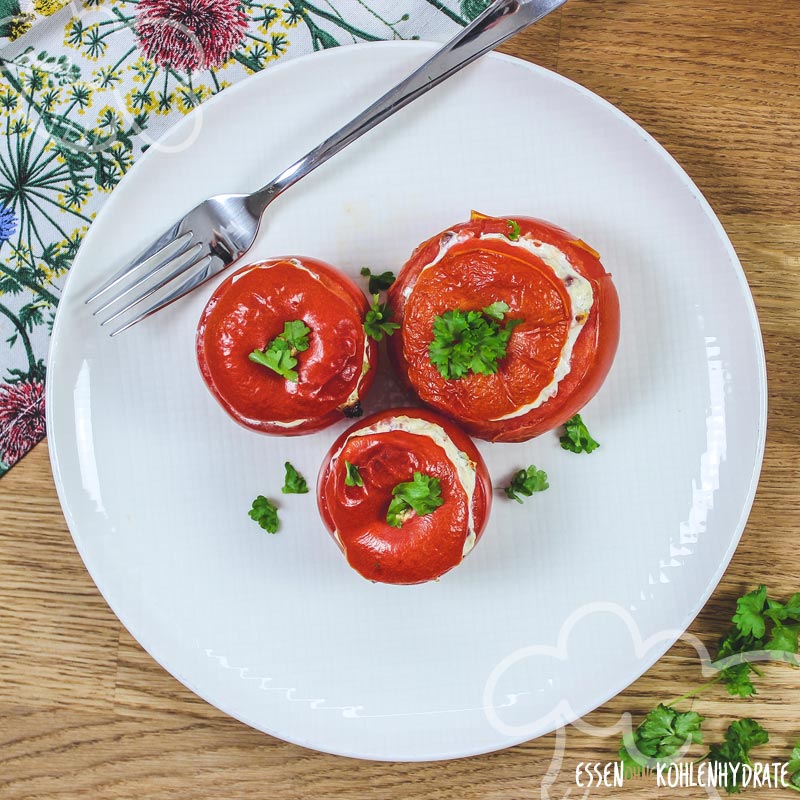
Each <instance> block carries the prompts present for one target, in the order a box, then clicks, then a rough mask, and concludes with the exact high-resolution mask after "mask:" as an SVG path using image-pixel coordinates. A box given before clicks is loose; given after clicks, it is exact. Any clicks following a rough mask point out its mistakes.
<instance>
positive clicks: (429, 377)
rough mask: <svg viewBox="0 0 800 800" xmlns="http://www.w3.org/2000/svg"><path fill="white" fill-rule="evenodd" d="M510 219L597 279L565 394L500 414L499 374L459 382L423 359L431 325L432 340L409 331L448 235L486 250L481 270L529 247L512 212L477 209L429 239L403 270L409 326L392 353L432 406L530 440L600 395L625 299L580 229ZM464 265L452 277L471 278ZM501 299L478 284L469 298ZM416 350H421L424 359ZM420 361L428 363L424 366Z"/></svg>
mask: <svg viewBox="0 0 800 800" xmlns="http://www.w3.org/2000/svg"><path fill="white" fill-rule="evenodd" d="M510 219H513V221H514V222H516V224H517V225H519V235H520V236H525V237H528V238H530V239H533V240H534V241H537V242H543V243H545V244H549V245H553V246H555V247H557V248H558V249H559V250H560V251H561V252H562V253H563V254H564V255H566V257H567V259H568V260H569V262H570V264H571V265H572V267H573V268H574V269H575V270H576V271H577V272H578V273H580V275H582V276H583V277H584V278H586V279H587V280H588V281H589V282H590V284H591V287H592V291H593V302H592V306H591V310H590V312H589V316H588V318H587V320H586V323H585V324H584V326H583V329H582V330H581V332H580V334H579V335H578V338H577V340H576V341H575V344H574V346H573V350H572V357H571V359H570V371H569V372H568V373H567V375H566V376H564V377H563V378H562V379H561V381H560V382H559V383H558V391H557V393H556V394H555V395H554V396H552V397H551V398H549V399H548V400H546V401H545V402H544V403H542V404H541V405H540V406H538V407H537V408H535V409H532V410H530V411H529V412H527V413H525V414H523V415H520V416H518V417H511V418H509V419H495V418H494V415H493V414H492V413H491V408H490V407H491V404H492V402H493V400H492V399H491V398H493V397H495V398H496V397H499V396H500V395H501V394H502V391H501V389H499V388H498V384H497V383H496V380H495V379H496V376H484V375H469V376H468V377H467V378H462V379H459V380H458V381H446V380H445V379H444V378H443V377H441V376H440V375H438V373H437V372H435V368H434V369H430V368H429V365H428V364H423V363H422V360H421V359H420V358H419V353H420V352H421V350H422V347H424V348H427V345H428V343H429V342H430V339H431V337H432V330H431V329H430V326H429V327H428V329H427V330H426V334H425V341H424V342H423V341H422V339H421V338H420V337H419V336H417V338H416V340H414V339H413V337H411V336H410V334H409V328H410V325H409V324H408V323H407V320H406V317H407V312H408V304H409V296H410V295H412V294H413V292H414V290H415V287H416V285H417V281H418V279H419V277H420V273H421V272H422V270H423V268H424V267H425V266H426V265H428V264H430V263H431V262H432V261H433V260H434V259H435V258H436V256H437V255H438V254H439V252H440V247H441V245H442V244H443V243H445V242H446V241H447V237H450V236H454V235H456V236H459V237H464V238H465V240H466V241H465V244H464V245H463V248H462V245H461V244H460V243H459V244H458V245H457V247H458V248H462V249H464V250H466V249H468V248H469V247H473V248H474V249H476V250H479V251H480V252H479V260H480V262H481V263H477V262H476V268H475V272H476V274H477V273H478V272H480V270H481V269H483V268H484V262H488V260H490V259H494V262H498V261H499V260H502V259H504V258H507V259H508V261H509V264H511V262H512V260H515V259H516V260H517V261H518V260H519V258H520V253H521V248H519V247H517V246H515V243H514V242H513V241H511V239H509V238H508V234H509V233H511V235H514V232H513V231H512V230H511V226H510V225H509V218H497V217H485V216H483V215H480V214H475V213H473V216H472V219H471V220H470V221H469V222H464V223H460V224H458V225H454V226H452V227H451V228H448V229H447V230H446V231H443V232H442V233H440V234H437V235H436V236H433V237H432V238H430V239H428V240H427V241H426V242H423V243H422V244H421V245H420V246H419V247H418V248H417V249H416V250H415V251H414V252H413V253H412V255H411V258H410V259H409V260H408V261H407V262H406V264H405V265H404V266H403V268H402V269H401V270H400V274H399V275H398V278H397V280H396V281H395V283H394V284H393V285H392V287H391V289H390V290H389V293H388V301H389V305H390V306H391V308H392V310H393V312H394V320H395V321H396V322H398V323H400V325H401V329H400V330H399V331H397V332H396V333H395V335H394V336H392V337H391V339H389V354H390V357H391V358H392V361H393V364H394V366H395V368H396V370H397V372H398V373H399V374H400V375H401V377H402V378H403V379H404V381H405V382H406V384H407V385H408V387H409V388H410V389H411V390H412V391H414V392H415V393H416V394H417V395H418V396H419V397H420V399H421V400H422V401H423V402H425V403H426V404H427V405H429V406H431V407H432V408H435V409H436V410H437V411H439V412H441V413H443V414H446V415H447V416H450V417H451V418H453V419H455V420H456V421H457V422H458V423H459V424H460V425H461V426H462V427H463V428H464V429H465V430H466V431H467V432H468V433H470V434H471V435H473V436H477V437H479V438H482V439H487V440H489V441H498V442H521V441H525V440H527V439H530V438H532V437H534V436H538V435H539V434H541V433H544V432H545V431H548V430H551V429H553V428H555V427H557V426H559V425H562V424H563V423H564V422H566V421H567V420H568V419H569V418H570V417H572V416H574V415H575V414H576V413H578V412H579V411H580V410H581V409H582V408H583V407H584V406H585V405H586V404H587V403H588V402H589V400H591V398H592V397H594V395H595V394H596V392H597V391H598V389H599V388H600V386H601V385H602V383H603V381H604V380H605V378H606V375H607V374H608V371H609V370H610V368H611V364H612V362H613V360H614V355H615V353H616V350H617V343H618V340H619V299H618V296H617V291H616V289H615V287H614V284H613V283H612V281H611V276H610V275H609V274H608V273H607V272H606V270H605V268H604V267H603V265H602V263H601V262H600V258H599V256H598V254H597V253H596V252H595V251H594V250H593V249H592V248H591V247H589V246H588V245H587V244H585V243H584V242H583V241H581V240H580V239H578V238H577V237H576V236H574V235H573V234H571V233H569V232H568V231H565V230H563V229H562V228H559V227H557V226H556V225H553V224H552V223H549V222H545V221H544V220H539V219H533V218H531V217H512V218H510ZM482 234H500V235H502V236H503V238H502V239H500V238H498V239H492V240H489V241H487V240H479V239H478V237H480V236H481V235H482ZM453 252H457V250H456V248H453ZM460 267H461V271H460V273H459V274H455V273H454V274H453V276H452V277H453V282H454V283H455V282H459V281H460V282H464V281H465V276H467V275H468V274H469V272H470V270H469V269H468V268H467V262H466V261H464V262H463V263H461V264H460ZM432 269H436V267H433V268H432ZM445 269H446V268H445ZM426 278H427V273H426ZM549 280H550V281H551V282H552V281H553V277H552V276H549ZM554 291H555V290H554ZM564 292H566V290H564ZM498 299H502V298H500V297H499V296H496V293H495V294H493V293H492V292H487V293H486V294H485V295H484V296H483V297H482V296H481V291H480V289H478V290H477V291H476V292H475V294H474V295H473V296H472V297H471V298H469V302H468V305H469V309H471V308H475V309H480V308H482V307H484V306H486V305H489V304H490V303H491V302H494V301H495V300H498ZM509 305H510V310H509V312H508V314H507V316H506V318H507V319H513V318H520V316H525V315H521V314H520V313H519V309H518V308H515V307H514V304H513V303H509ZM436 313H439V312H436ZM433 316H435V313H433V312H432V313H431V317H430V320H431V321H430V325H432V322H433ZM525 323H526V324H527V325H528V326H529V327H535V322H534V321H533V319H532V318H526V320H525ZM526 324H523V325H522V326H521V327H520V328H519V329H515V332H514V333H512V338H511V340H510V342H509V355H507V357H506V359H503V360H502V361H501V362H500V369H499V374H500V375H505V374H506V373H507V372H509V371H511V370H512V367H513V364H512V354H513V353H514V351H515V349H516V351H517V352H520V350H521V348H522V347H523V345H520V344H519V342H520V338H519V337H520V333H522V332H523V331H525V328H526ZM414 352H416V354H417V358H416V363H415V359H414ZM420 365H422V367H423V368H422V369H420V368H419V366H420ZM446 384H458V386H446ZM481 397H483V401H482V405H481V404H480V403H479V398H481ZM520 405H522V403H520ZM496 416H502V414H497V415H496Z"/></svg>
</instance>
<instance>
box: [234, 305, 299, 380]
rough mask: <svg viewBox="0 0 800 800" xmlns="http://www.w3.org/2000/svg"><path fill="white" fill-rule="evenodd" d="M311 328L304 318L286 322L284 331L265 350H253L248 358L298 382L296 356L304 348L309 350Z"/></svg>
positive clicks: (287, 378)
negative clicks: (295, 368)
mask: <svg viewBox="0 0 800 800" xmlns="http://www.w3.org/2000/svg"><path fill="white" fill-rule="evenodd" d="M309 333H311V328H309V327H308V326H307V325H306V324H305V323H304V322H303V321H302V320H299V319H298V320H293V321H291V322H285V323H284V325H283V333H281V334H279V335H278V336H276V337H275V338H274V339H273V340H272V341H271V342H270V343H269V345H268V346H267V347H266V348H264V350H253V352H252V353H250V355H249V356H248V358H249V359H250V360H251V361H253V362H255V363H256V364H261V366H263V367H268V368H269V369H271V370H272V371H273V372H277V373H278V375H280V376H281V377H282V378H285V379H286V380H287V381H291V382H292V383H297V372H296V371H295V370H294V367H296V366H297V359H296V358H295V356H296V355H297V353H300V352H302V351H304V350H308V348H309V341H308V334H309Z"/></svg>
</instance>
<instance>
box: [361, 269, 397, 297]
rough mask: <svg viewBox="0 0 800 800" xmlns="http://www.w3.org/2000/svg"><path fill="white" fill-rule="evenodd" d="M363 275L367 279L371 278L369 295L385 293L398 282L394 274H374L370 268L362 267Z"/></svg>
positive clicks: (387, 271) (388, 272)
mask: <svg viewBox="0 0 800 800" xmlns="http://www.w3.org/2000/svg"><path fill="white" fill-rule="evenodd" d="M361 274H362V275H363V276H364V277H365V278H369V286H368V288H369V293H370V294H378V292H385V291H386V290H387V289H388V288H389V287H390V286H391V285H392V284H393V283H394V282H395V280H396V278H395V274H394V272H390V271H389V270H386V272H381V273H380V274H378V273H374V272H372V270H370V268H369V267H362V268H361Z"/></svg>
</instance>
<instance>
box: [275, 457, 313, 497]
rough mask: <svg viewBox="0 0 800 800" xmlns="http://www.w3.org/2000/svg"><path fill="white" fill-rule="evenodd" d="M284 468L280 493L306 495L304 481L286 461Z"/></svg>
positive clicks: (306, 489)
mask: <svg viewBox="0 0 800 800" xmlns="http://www.w3.org/2000/svg"><path fill="white" fill-rule="evenodd" d="M284 467H285V468H286V477H285V478H284V481H283V488H282V489H281V491H282V492H283V493H284V494H308V483H307V482H306V479H305V478H304V477H303V476H302V475H301V474H300V473H299V472H298V471H297V470H296V469H295V468H294V467H293V466H292V465H291V463H289V462H288V461H287V462H286V463H285V464H284Z"/></svg>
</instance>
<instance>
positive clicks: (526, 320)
mask: <svg viewBox="0 0 800 800" xmlns="http://www.w3.org/2000/svg"><path fill="white" fill-rule="evenodd" d="M388 300H389V304H390V306H391V307H392V310H393V312H394V319H395V320H396V321H397V322H399V323H400V325H401V328H400V330H399V331H398V332H397V333H396V334H395V335H394V336H393V337H392V339H391V340H390V342H389V347H390V353H391V355H392V357H393V360H394V362H395V364H396V366H397V368H398V370H399V372H400V373H401V375H403V376H406V378H407V382H408V383H409V384H410V387H411V388H412V389H413V391H415V392H416V393H417V395H418V396H419V397H420V399H421V400H423V401H424V402H425V403H427V404H428V405H429V406H432V407H433V408H435V409H437V410H438V411H441V412H442V413H444V414H446V415H448V416H449V417H452V418H453V419H455V420H457V421H458V422H459V423H460V424H461V425H462V426H463V427H464V428H465V430H466V431H467V432H468V433H471V434H472V435H474V436H478V437H480V438H482V439H488V440H490V441H499V442H520V441H524V440H526V439H530V438H532V437H533V436H538V435H539V434H540V433H543V432H544V431H547V430H550V429H552V428H555V427H557V426H558V425H561V424H563V423H564V422H566V421H567V420H568V419H569V418H570V417H572V416H573V415H574V414H576V413H577V412H578V411H580V410H581V408H583V406H585V405H586V403H588V402H589V400H590V399H591V398H592V397H593V396H594V394H595V393H596V392H597V390H598V389H599V388H600V386H601V384H602V383H603V381H604V379H605V377H606V375H607V374H608V371H609V369H610V368H611V363H612V361H613V359H614V354H615V353H616V349H617V341H618V339H619V301H618V299H617V292H616V289H615V288H614V284H613V283H612V282H611V276H610V275H609V274H608V273H607V272H606V271H605V269H604V268H603V265H602V264H601V263H600V258H599V256H598V254H597V253H596V252H595V251H594V250H592V248H591V247H589V246H588V245H587V244H585V243H584V242H582V241H581V240H580V239H578V238H577V237H575V236H573V235H572V234H571V233H567V231H565V230H562V229H561V228H558V227H556V226H555V225H552V224H550V223H549V222H543V221H542V220H537V219H530V218H527V217H514V218H513V219H505V218H494V217H486V216H483V215H481V214H476V213H474V212H473V214H472V218H471V220H470V221H469V222H465V223H461V224H458V225H454V226H453V227H452V228H450V229H448V230H446V231H444V232H443V233H440V234H438V235H436V236H434V237H433V238H432V239H429V240H428V241H427V242H424V243H423V244H422V245H420V246H419V247H418V248H417V249H416V250H415V251H414V253H413V254H412V256H411V258H410V260H409V261H408V262H407V263H406V264H405V265H404V266H403V268H402V270H401V271H400V274H399V276H398V278H397V281H395V283H394V284H393V285H392V287H391V289H390V291H389V296H388Z"/></svg>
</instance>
